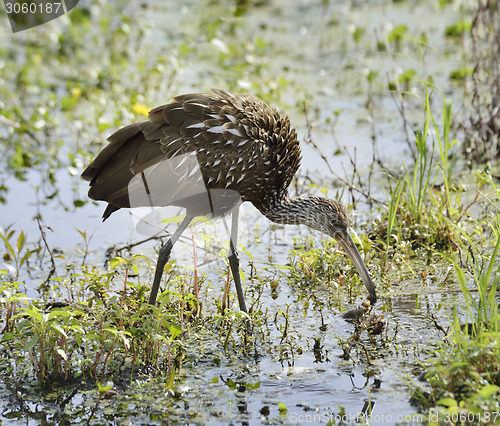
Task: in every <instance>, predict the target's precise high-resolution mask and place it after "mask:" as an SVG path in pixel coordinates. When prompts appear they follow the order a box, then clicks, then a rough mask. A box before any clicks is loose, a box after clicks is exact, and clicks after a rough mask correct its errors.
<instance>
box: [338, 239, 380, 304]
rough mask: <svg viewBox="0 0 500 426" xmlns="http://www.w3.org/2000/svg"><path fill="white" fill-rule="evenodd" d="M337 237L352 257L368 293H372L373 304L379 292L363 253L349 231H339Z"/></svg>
mask: <svg viewBox="0 0 500 426" xmlns="http://www.w3.org/2000/svg"><path fill="white" fill-rule="evenodd" d="M335 239H336V240H337V242H338V243H339V244H340V245H341V246H342V248H343V249H344V250H345V252H346V253H347V255H348V256H349V257H350V258H351V260H352V263H354V266H355V267H356V269H357V271H358V274H359V275H360V277H361V279H362V280H363V282H364V283H365V287H366V289H367V290H368V293H370V302H371V303H372V305H374V304H375V302H376V301H377V293H376V292H375V286H374V284H373V282H372V279H371V278H370V274H369V273H368V269H366V265H365V263H364V262H363V259H361V255H360V254H359V252H358V249H357V248H356V245H355V244H354V241H353V240H352V238H351V236H350V235H349V234H348V233H347V232H345V233H342V234H341V233H337V235H336V236H335Z"/></svg>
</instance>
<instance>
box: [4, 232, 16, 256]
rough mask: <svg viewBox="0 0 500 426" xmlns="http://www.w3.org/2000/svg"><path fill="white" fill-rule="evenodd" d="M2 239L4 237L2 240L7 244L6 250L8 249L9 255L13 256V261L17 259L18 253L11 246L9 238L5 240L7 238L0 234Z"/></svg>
mask: <svg viewBox="0 0 500 426" xmlns="http://www.w3.org/2000/svg"><path fill="white" fill-rule="evenodd" d="M0 237H2V240H3V242H4V244H5V248H6V249H7V251H8V252H9V254H10V255H11V256H12V258H13V259H15V258H16V252H15V251H14V249H13V248H12V246H11V245H10V243H9V240H8V239H7V238H5V236H4V235H3V234H0Z"/></svg>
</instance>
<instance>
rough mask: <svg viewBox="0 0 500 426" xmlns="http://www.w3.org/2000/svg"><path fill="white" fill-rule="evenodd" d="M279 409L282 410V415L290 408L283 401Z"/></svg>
mask: <svg viewBox="0 0 500 426" xmlns="http://www.w3.org/2000/svg"><path fill="white" fill-rule="evenodd" d="M278 409H279V410H280V414H281V415H283V414H286V412H287V411H288V408H286V405H285V404H283V403H282V402H280V403H279V404H278Z"/></svg>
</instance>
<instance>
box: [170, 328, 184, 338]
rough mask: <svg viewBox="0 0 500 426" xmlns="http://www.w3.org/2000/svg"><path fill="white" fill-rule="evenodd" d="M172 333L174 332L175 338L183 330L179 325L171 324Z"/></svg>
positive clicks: (173, 336)
mask: <svg viewBox="0 0 500 426" xmlns="http://www.w3.org/2000/svg"><path fill="white" fill-rule="evenodd" d="M169 330H170V334H172V339H175V338H176V337H177V336H178V335H179V334H181V332H182V330H181V328H180V327H179V326H178V325H171V326H170V327H169Z"/></svg>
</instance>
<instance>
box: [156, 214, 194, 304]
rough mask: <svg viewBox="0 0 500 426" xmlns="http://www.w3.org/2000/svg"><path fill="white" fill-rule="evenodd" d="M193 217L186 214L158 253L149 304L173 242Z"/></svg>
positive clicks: (158, 283)
mask: <svg viewBox="0 0 500 426" xmlns="http://www.w3.org/2000/svg"><path fill="white" fill-rule="evenodd" d="M193 219H194V217H193V216H186V217H185V218H184V219H183V220H182V222H181V224H180V225H179V227H178V228H177V229H176V230H175V232H174V233H173V234H172V236H171V237H170V239H169V240H168V241H167V242H166V243H165V244H164V245H163V246H162V248H161V249H160V251H159V253H158V261H157V262H156V271H155V278H154V280H153V285H152V287H151V293H150V295H149V304H150V305H154V304H155V303H156V296H157V295H158V289H159V288H160V281H161V277H162V275H163V269H164V268H165V264H166V263H167V262H168V258H169V257H170V252H171V251H172V248H173V247H174V244H175V242H176V241H177V240H178V239H179V237H180V236H181V234H182V233H183V232H184V230H185V229H186V228H187V227H188V226H189V224H190V223H191V221H192V220H193Z"/></svg>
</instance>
